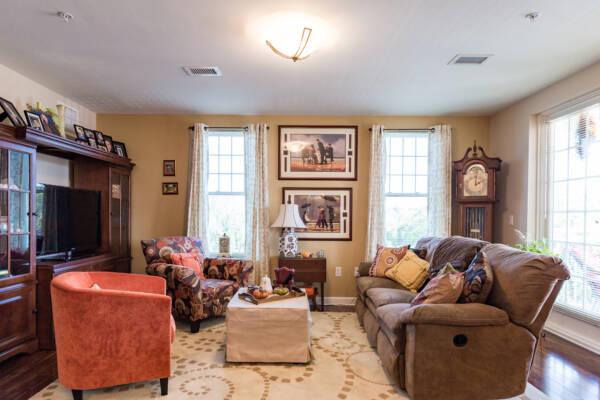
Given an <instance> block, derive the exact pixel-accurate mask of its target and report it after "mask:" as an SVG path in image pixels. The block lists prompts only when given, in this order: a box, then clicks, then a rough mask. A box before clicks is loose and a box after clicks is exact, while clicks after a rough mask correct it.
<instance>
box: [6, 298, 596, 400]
mask: <svg viewBox="0 0 600 400" xmlns="http://www.w3.org/2000/svg"><path fill="white" fill-rule="evenodd" d="M325 308H326V310H327V311H353V308H354V307H353V306H326V307H325ZM56 376H57V371H56V354H55V353H54V352H53V351H39V352H37V353H34V354H31V355H19V356H16V357H13V358H11V359H9V360H7V361H5V362H4V363H0V399H10V400H26V399H28V398H29V397H31V396H32V395H33V394H35V393H37V392H38V391H40V390H41V389H42V388H44V387H45V386H46V385H48V384H49V383H50V382H52V381H54V380H55V379H56ZM529 382H530V383H531V384H532V385H534V386H535V387H537V388H538V389H540V390H541V391H542V392H544V393H546V394H547V395H548V396H549V397H550V398H552V399H557V400H559V399H560V400H562V399H565V400H567V399H568V400H596V399H600V355H597V354H594V353H591V352H589V351H587V350H585V349H583V348H581V347H579V346H576V345H574V344H572V343H570V342H568V341H566V340H564V339H561V338H560V337H558V336H556V335H553V334H551V333H548V332H544V333H543V336H542V338H541V340H540V343H539V347H538V350H537V352H536V355H535V358H534V360H533V365H532V368H531V373H530V374H529Z"/></svg>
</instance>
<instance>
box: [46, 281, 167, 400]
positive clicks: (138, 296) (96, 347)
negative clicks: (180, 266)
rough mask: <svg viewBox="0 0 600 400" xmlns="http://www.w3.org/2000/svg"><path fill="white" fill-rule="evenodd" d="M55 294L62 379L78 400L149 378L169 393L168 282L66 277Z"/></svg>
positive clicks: (57, 284) (55, 284)
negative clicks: (93, 392) (95, 391)
mask: <svg viewBox="0 0 600 400" xmlns="http://www.w3.org/2000/svg"><path fill="white" fill-rule="evenodd" d="M94 284H96V285H98V286H99V287H100V289H95V288H92V286H93V285H94ZM50 290H51V295H52V313H53V319H54V333H55V338H56V357H57V359H58V380H59V381H60V383H61V384H63V385H64V386H65V387H68V388H70V389H71V390H72V392H73V398H74V399H75V400H81V399H82V397H83V390H88V389H98V388H103V387H107V386H116V385H123V384H127V383H132V382H138V381H146V380H150V379H160V385H161V394H162V395H163V396H164V395H166V394H167V392H168V383H169V381H168V379H169V375H170V374H171V344H172V343H173V340H174V339H175V322H174V320H173V317H172V316H171V299H170V298H169V296H167V295H166V294H165V293H166V282H165V280H164V279H162V278H159V277H156V276H146V275H134V274H121V273H116V272H67V273H65V274H62V275H58V276H57V277H55V278H54V279H53V280H52V285H51V289H50Z"/></svg>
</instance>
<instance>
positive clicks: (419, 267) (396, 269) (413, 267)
mask: <svg viewBox="0 0 600 400" xmlns="http://www.w3.org/2000/svg"><path fill="white" fill-rule="evenodd" d="M427 267H429V263H428V262H427V261H425V260H422V259H420V258H419V257H417V255H416V254H415V253H413V252H412V251H410V250H407V251H406V255H405V256H404V258H402V260H400V261H398V262H397V263H396V265H394V266H393V267H392V268H389V269H388V270H387V271H386V272H385V276H387V277H388V278H390V279H392V280H394V281H396V282H398V283H399V284H401V285H402V286H404V287H405V288H407V289H408V290H410V291H411V292H416V291H417V289H419V288H420V287H421V286H423V283H424V282H425V281H426V280H427V278H429V274H428V273H427Z"/></svg>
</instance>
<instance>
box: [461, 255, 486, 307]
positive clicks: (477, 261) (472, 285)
mask: <svg viewBox="0 0 600 400" xmlns="http://www.w3.org/2000/svg"><path fill="white" fill-rule="evenodd" d="M493 284H494V273H493V271H492V266H491V265H490V262H489V261H488V258H487V256H486V255H485V253H484V252H483V251H480V252H479V253H477V254H475V257H474V258H473V261H471V265H469V268H468V269H467V271H466V272H465V284H464V287H463V290H462V294H461V295H460V298H459V299H458V302H459V303H485V301H486V300H487V298H488V296H489V295H490V292H491V291H492V285H493Z"/></svg>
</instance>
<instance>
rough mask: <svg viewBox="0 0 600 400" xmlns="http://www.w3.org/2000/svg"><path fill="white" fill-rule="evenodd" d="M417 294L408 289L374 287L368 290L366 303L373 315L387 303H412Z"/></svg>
mask: <svg viewBox="0 0 600 400" xmlns="http://www.w3.org/2000/svg"><path fill="white" fill-rule="evenodd" d="M415 296H416V294H415V293H412V292H409V291H408V290H406V289H386V288H373V289H369V290H367V293H366V300H365V303H366V304H367V307H368V308H369V310H371V312H372V313H373V315H375V313H376V312H377V309H378V308H379V307H381V306H384V305H386V304H396V303H410V301H411V300H412V299H413V298H414V297H415Z"/></svg>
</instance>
